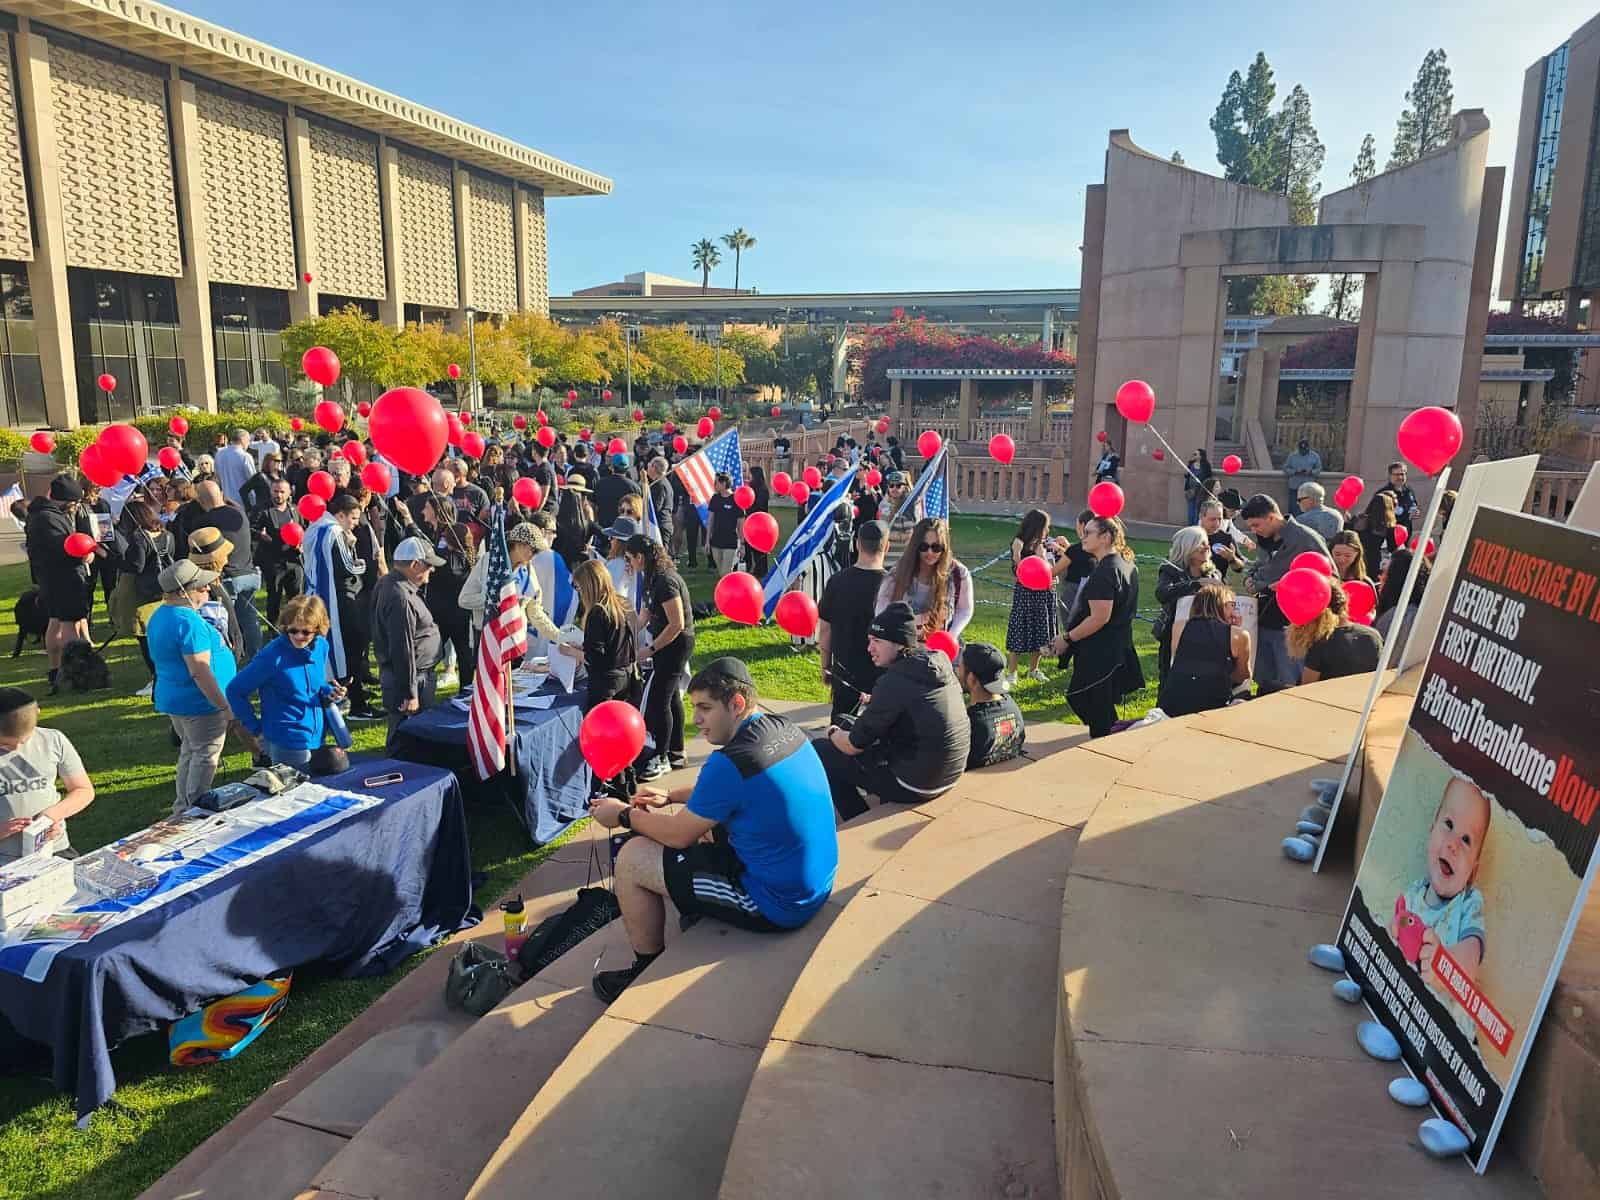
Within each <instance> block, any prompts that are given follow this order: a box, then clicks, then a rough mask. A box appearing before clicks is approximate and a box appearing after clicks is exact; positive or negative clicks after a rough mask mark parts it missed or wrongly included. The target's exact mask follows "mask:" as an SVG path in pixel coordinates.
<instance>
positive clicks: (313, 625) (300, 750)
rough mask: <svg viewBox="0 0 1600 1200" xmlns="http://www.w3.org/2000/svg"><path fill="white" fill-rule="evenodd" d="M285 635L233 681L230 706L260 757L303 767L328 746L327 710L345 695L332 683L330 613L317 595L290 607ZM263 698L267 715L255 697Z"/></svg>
mask: <svg viewBox="0 0 1600 1200" xmlns="http://www.w3.org/2000/svg"><path fill="white" fill-rule="evenodd" d="M278 620H279V622H280V625H279V628H281V629H282V630H283V632H282V633H280V634H279V635H278V636H277V637H275V638H273V639H272V641H270V642H268V643H267V644H266V645H265V646H263V647H261V650H260V652H259V653H257V654H256V656H255V657H254V658H252V659H251V660H250V661H249V663H247V664H246V665H245V667H244V669H243V670H242V671H240V672H239V673H238V674H237V675H235V676H234V677H233V682H232V683H230V684H229V685H228V705H229V707H231V708H232V709H233V716H234V720H236V721H238V722H239V725H240V728H242V729H243V730H244V732H245V734H246V735H247V736H248V737H249V738H250V739H252V740H253V741H254V742H255V748H256V751H257V753H262V754H265V755H266V756H267V757H268V758H270V759H271V760H272V761H273V762H275V763H286V764H288V765H289V766H293V767H303V766H305V765H306V764H307V763H309V762H310V761H311V752H312V751H313V750H316V749H317V748H318V747H319V746H321V745H322V737H323V734H324V732H325V731H326V728H327V717H326V713H325V712H324V708H323V706H324V705H325V704H326V703H327V702H328V701H329V700H336V699H338V698H339V697H341V696H342V695H344V689H343V688H342V687H340V686H339V685H338V684H337V683H333V682H330V681H329V679H328V628H329V625H328V610H327V608H326V607H325V606H324V605H323V603H322V600H321V599H320V598H319V597H317V596H314V595H311V594H307V595H304V596H296V597H295V598H294V599H292V600H288V601H285V602H284V605H283V611H282V613H280V614H279V617H278ZM257 692H260V693H261V715H260V716H259V717H258V716H257V715H256V710H255V706H254V705H253V704H251V703H250V697H251V696H253V695H255V694H256V693H257Z"/></svg>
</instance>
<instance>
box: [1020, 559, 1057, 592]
mask: <svg viewBox="0 0 1600 1200" xmlns="http://www.w3.org/2000/svg"><path fill="white" fill-rule="evenodd" d="M1017 582H1018V583H1020V584H1021V585H1022V586H1023V587H1025V588H1032V589H1033V590H1034V591H1036V592H1048V591H1049V590H1050V585H1051V583H1053V582H1054V579H1053V578H1052V577H1051V575H1050V564H1049V563H1047V562H1045V561H1044V559H1042V558H1040V557H1039V556H1038V555H1037V554H1030V555H1028V557H1027V558H1025V559H1023V560H1022V562H1021V563H1019V564H1018V565H1017Z"/></svg>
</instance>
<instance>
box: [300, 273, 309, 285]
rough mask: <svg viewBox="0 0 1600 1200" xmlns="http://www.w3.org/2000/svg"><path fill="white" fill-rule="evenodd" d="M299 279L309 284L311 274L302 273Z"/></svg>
mask: <svg viewBox="0 0 1600 1200" xmlns="http://www.w3.org/2000/svg"><path fill="white" fill-rule="evenodd" d="M300 278H301V279H303V280H305V281H306V282H307V283H310V282H311V272H310V271H306V272H304V273H302V274H301V276H300Z"/></svg>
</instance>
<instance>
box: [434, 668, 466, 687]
mask: <svg viewBox="0 0 1600 1200" xmlns="http://www.w3.org/2000/svg"><path fill="white" fill-rule="evenodd" d="M460 682H461V677H460V676H459V675H457V674H456V673H455V672H454V671H446V672H445V673H444V674H443V675H441V676H439V678H438V680H437V681H436V682H435V684H434V686H435V687H442V688H447V687H455V686H456V684H458V683H460Z"/></svg>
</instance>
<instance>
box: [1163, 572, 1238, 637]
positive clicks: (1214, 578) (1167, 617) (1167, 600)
mask: <svg viewBox="0 0 1600 1200" xmlns="http://www.w3.org/2000/svg"><path fill="white" fill-rule="evenodd" d="M1221 582H1222V579H1221V577H1220V576H1218V575H1214V574H1212V573H1211V572H1210V571H1207V572H1206V573H1205V574H1204V575H1201V576H1200V577H1199V578H1196V577H1195V576H1193V575H1191V574H1189V572H1188V570H1187V569H1186V568H1184V567H1180V566H1178V564H1177V563H1172V562H1163V563H1162V564H1161V567H1160V569H1159V570H1158V571H1157V572H1156V603H1157V604H1159V605H1161V621H1160V622H1158V623H1157V627H1156V629H1155V634H1156V640H1157V641H1158V642H1165V641H1167V640H1168V639H1169V638H1170V637H1171V636H1172V623H1173V622H1174V621H1175V620H1177V610H1178V601H1179V600H1182V599H1183V598H1184V597H1185V596H1192V595H1194V594H1195V593H1196V592H1198V591H1199V590H1200V589H1201V588H1202V587H1204V586H1205V585H1206V584H1208V583H1221Z"/></svg>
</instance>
